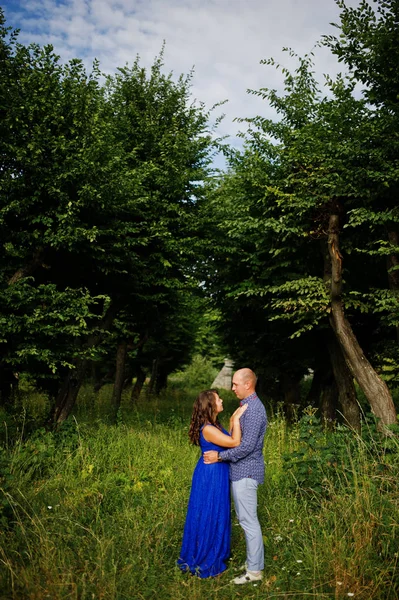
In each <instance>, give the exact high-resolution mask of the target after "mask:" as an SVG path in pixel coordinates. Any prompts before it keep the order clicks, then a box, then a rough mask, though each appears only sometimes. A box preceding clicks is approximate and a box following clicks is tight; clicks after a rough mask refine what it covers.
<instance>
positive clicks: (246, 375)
mask: <svg viewBox="0 0 399 600" xmlns="http://www.w3.org/2000/svg"><path fill="white" fill-rule="evenodd" d="M235 374H236V375H237V377H239V378H240V379H241V381H243V382H249V383H251V384H252V386H253V387H255V386H256V381H257V377H256V375H255V373H254V372H253V371H252V370H251V369H247V368H244V369H238V371H236V372H235Z"/></svg>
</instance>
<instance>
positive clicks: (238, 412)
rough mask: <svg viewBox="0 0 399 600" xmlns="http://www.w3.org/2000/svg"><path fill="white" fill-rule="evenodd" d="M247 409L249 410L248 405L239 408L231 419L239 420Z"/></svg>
mask: <svg viewBox="0 0 399 600" xmlns="http://www.w3.org/2000/svg"><path fill="white" fill-rule="evenodd" d="M247 408H248V404H243V405H242V406H239V407H238V408H237V410H235V411H234V412H233V414H232V415H231V418H232V419H239V418H240V417H241V416H242V415H243V414H244V413H245V411H246V410H247Z"/></svg>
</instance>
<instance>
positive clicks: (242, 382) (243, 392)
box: [231, 368, 257, 400]
mask: <svg viewBox="0 0 399 600" xmlns="http://www.w3.org/2000/svg"><path fill="white" fill-rule="evenodd" d="M256 379H257V378H256V375H255V373H254V372H253V371H252V370H251V369H246V368H245V369H238V371H236V372H235V373H234V375H233V381H232V385H231V389H232V390H233V392H234V393H235V395H236V396H237V398H239V399H240V400H243V399H244V398H247V397H248V396H250V395H251V394H253V393H254V392H255V386H256Z"/></svg>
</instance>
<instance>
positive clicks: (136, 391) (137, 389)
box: [130, 367, 146, 402]
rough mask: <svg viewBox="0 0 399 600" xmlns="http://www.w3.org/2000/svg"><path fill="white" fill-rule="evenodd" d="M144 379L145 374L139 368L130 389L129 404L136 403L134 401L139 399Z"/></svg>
mask: <svg viewBox="0 0 399 600" xmlns="http://www.w3.org/2000/svg"><path fill="white" fill-rule="evenodd" d="M145 378H146V372H145V371H144V370H143V369H142V368H141V367H138V368H137V377H136V382H135V384H134V386H133V388H132V395H131V396H130V400H131V402H136V400H138V399H139V396H140V393H141V390H142V389H143V385H144V382H145Z"/></svg>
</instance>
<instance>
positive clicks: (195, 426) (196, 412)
mask: <svg viewBox="0 0 399 600" xmlns="http://www.w3.org/2000/svg"><path fill="white" fill-rule="evenodd" d="M217 393H218V391H217V390H205V391H204V392H200V393H199V394H198V397H197V399H196V401H195V402H194V406H193V414H192V415H191V423H190V429H189V431H188V437H189V438H190V441H191V443H192V444H194V445H195V446H199V439H200V430H201V427H202V426H203V425H204V424H205V423H211V424H212V425H216V427H219V429H220V424H219V421H218V419H217V412H216V403H215V401H216V398H215V394H217Z"/></svg>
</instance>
